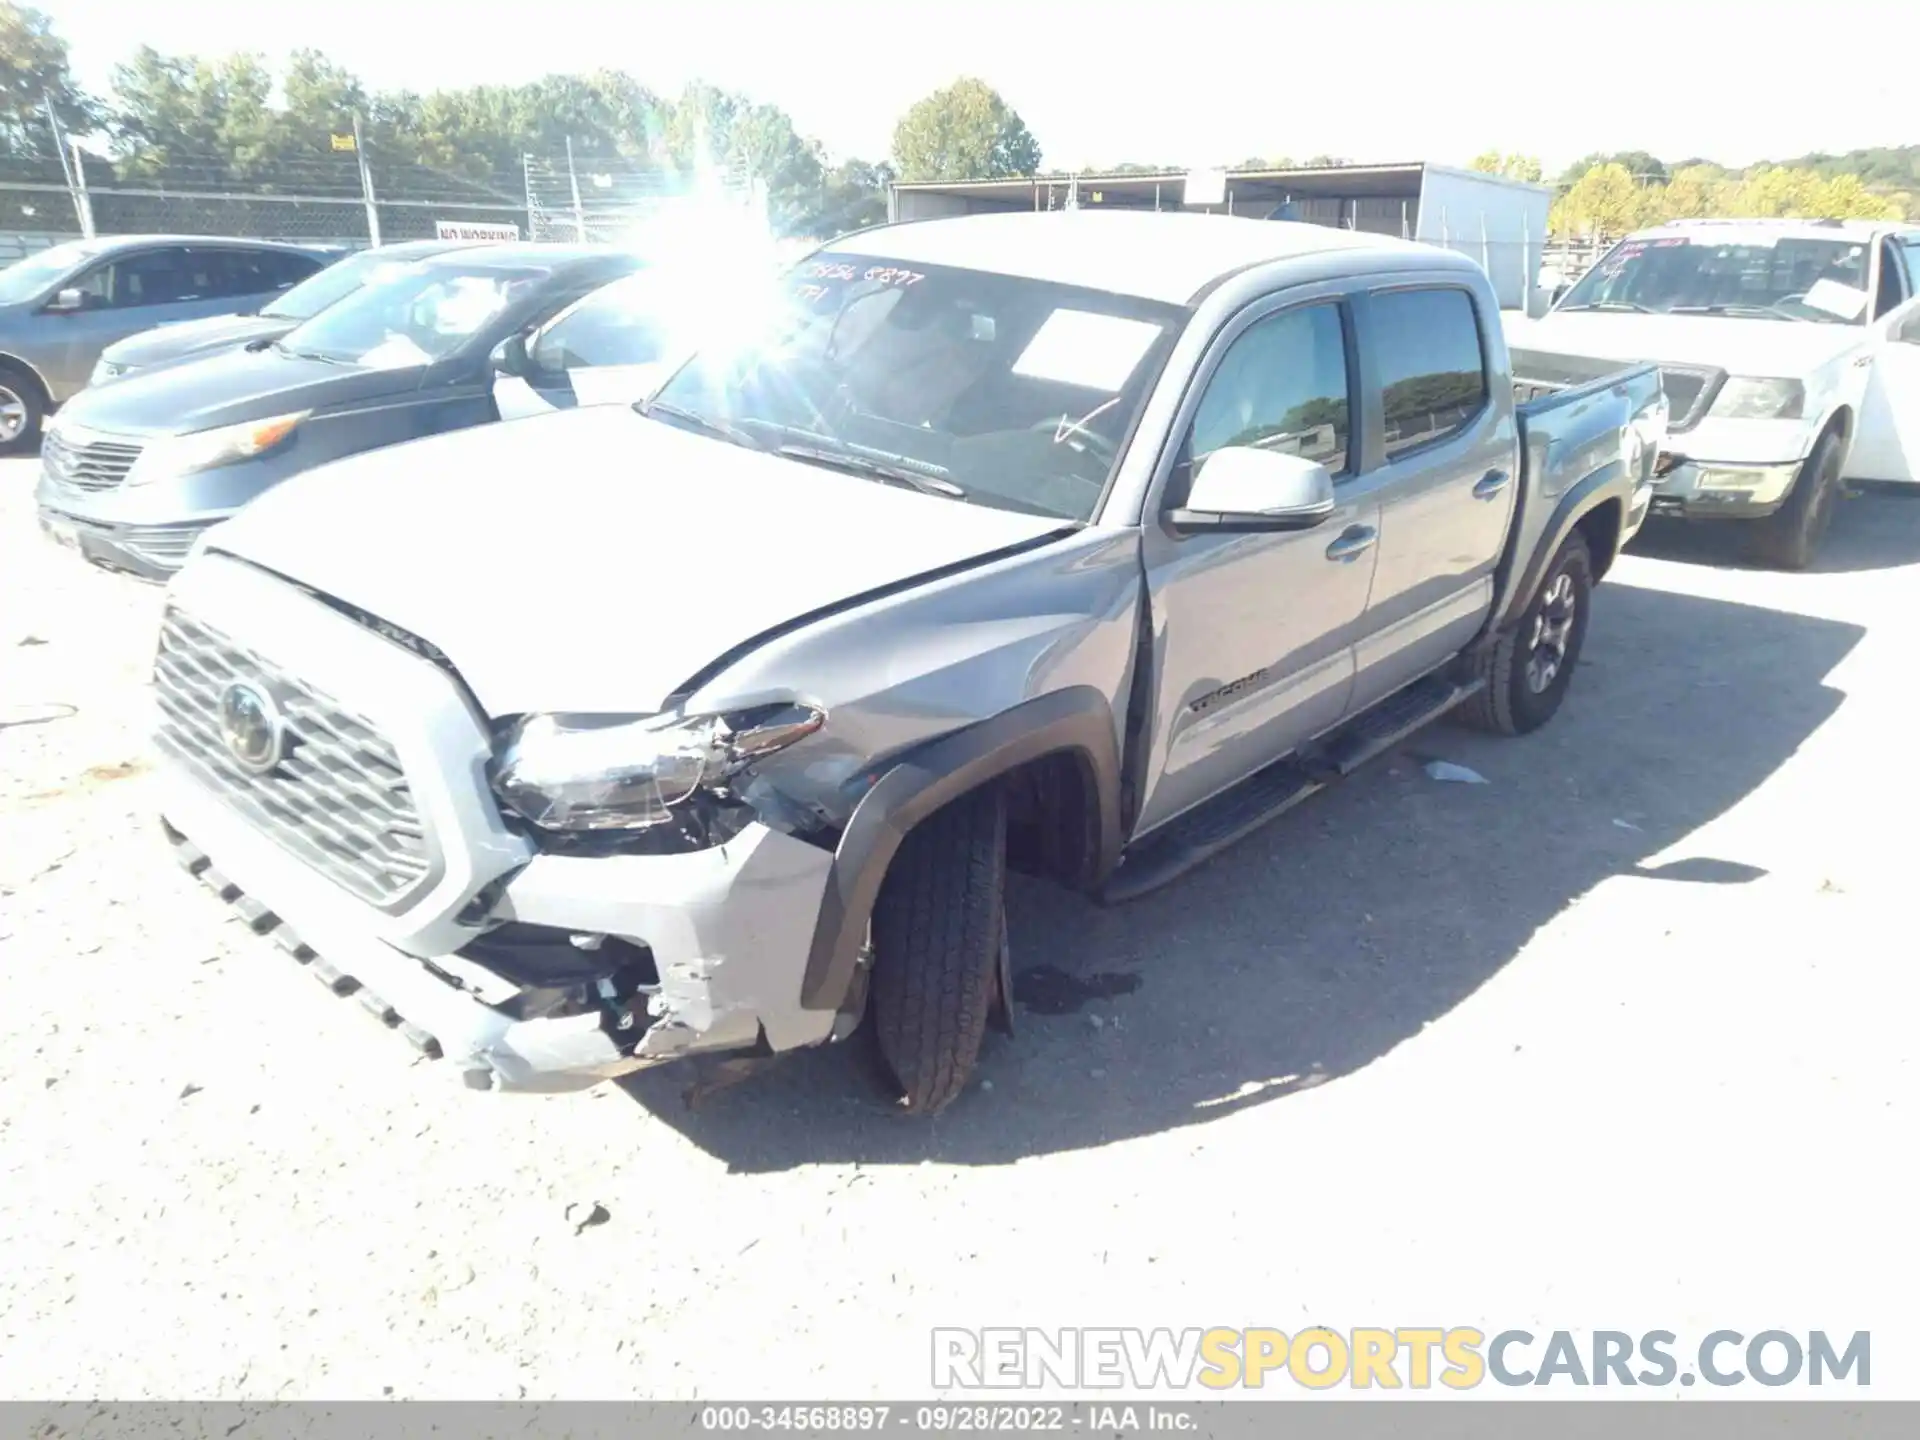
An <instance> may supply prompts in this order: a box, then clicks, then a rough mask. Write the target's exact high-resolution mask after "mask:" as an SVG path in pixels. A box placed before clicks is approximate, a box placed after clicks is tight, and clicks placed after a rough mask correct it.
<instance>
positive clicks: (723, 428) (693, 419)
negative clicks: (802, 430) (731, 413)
mask: <svg viewBox="0 0 1920 1440" xmlns="http://www.w3.org/2000/svg"><path fill="white" fill-rule="evenodd" d="M633 408H634V409H635V410H637V411H639V412H640V413H641V414H642V415H645V416H647V417H648V418H650V419H660V420H664V421H665V422H667V423H668V424H669V425H678V426H680V428H681V429H683V430H696V431H698V432H699V433H700V434H702V435H711V436H713V437H714V438H715V439H718V440H727V441H730V442H732V443H733V444H735V445H744V446H745V447H746V448H747V449H749V450H765V449H766V448H767V447H766V444H765V443H764V442H763V441H762V440H761V439H760V438H759V436H757V435H755V434H754V433H753V432H752V431H750V430H746V429H744V428H742V427H741V426H739V425H735V424H734V423H733V422H732V421H730V420H716V419H714V418H713V417H712V416H711V415H702V414H701V413H700V412H699V411H697V410H688V409H687V408H685V407H684V406H681V405H675V404H673V403H672V402H671V401H667V400H641V401H638V402H636V403H635V405H634V407H633Z"/></svg>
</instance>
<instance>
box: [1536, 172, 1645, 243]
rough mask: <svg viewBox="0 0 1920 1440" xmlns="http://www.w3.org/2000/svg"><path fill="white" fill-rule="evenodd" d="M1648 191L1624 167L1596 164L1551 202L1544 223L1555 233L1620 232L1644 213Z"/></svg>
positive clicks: (1606, 234) (1635, 222)
mask: <svg viewBox="0 0 1920 1440" xmlns="http://www.w3.org/2000/svg"><path fill="white" fill-rule="evenodd" d="M1647 206H1648V191H1647V188H1646V187H1643V186H1641V185H1638V184H1636V183H1634V178H1633V176H1632V174H1631V173H1630V172H1629V171H1628V170H1627V167H1626V166H1624V165H1621V164H1618V163H1616V162H1608V163H1607V164H1604V165H1595V166H1594V167H1593V168H1592V169H1590V170H1588V171H1587V172H1586V174H1584V175H1582V176H1581V177H1580V178H1579V179H1578V180H1577V181H1575V182H1574V183H1573V185H1571V186H1570V187H1569V188H1568V190H1567V192H1566V194H1564V195H1562V196H1561V197H1560V198H1559V199H1558V200H1557V201H1555V202H1554V205H1553V209H1552V211H1551V213H1550V214H1549V216H1548V219H1547V225H1548V228H1549V229H1551V230H1552V231H1553V232H1554V233H1555V234H1557V235H1587V234H1599V235H1603V236H1610V235H1620V234H1624V233H1625V232H1626V231H1628V230H1631V229H1633V228H1634V227H1635V226H1637V225H1639V224H1641V223H1642V222H1643V220H1644V218H1645V217H1646V214H1647Z"/></svg>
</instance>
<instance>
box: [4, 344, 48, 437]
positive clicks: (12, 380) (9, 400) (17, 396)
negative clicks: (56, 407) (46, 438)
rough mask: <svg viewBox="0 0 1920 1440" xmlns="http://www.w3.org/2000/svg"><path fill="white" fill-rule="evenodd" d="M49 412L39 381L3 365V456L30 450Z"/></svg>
mask: <svg viewBox="0 0 1920 1440" xmlns="http://www.w3.org/2000/svg"><path fill="white" fill-rule="evenodd" d="M46 414H47V402H46V400H45V398H44V397H43V396H42V395H41V394H40V385H39V382H38V381H36V380H35V379H34V378H33V377H32V376H31V375H25V374H22V373H21V372H20V371H19V370H16V369H15V368H14V367H13V366H11V365H0V455H20V454H24V453H26V452H28V451H31V450H32V449H33V447H34V445H35V443H36V442H37V441H38V440H39V439H40V422H41V421H42V420H44V419H45V418H46Z"/></svg>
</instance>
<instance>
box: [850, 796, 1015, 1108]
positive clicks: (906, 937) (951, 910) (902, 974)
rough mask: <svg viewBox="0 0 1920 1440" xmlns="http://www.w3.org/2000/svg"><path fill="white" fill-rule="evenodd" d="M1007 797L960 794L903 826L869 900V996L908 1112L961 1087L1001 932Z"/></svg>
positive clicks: (881, 1045)
mask: <svg viewBox="0 0 1920 1440" xmlns="http://www.w3.org/2000/svg"><path fill="white" fill-rule="evenodd" d="M1006 829H1007V814H1006V799H1005V796H1004V795H1003V793H1002V792H1001V789H1000V787H999V786H998V785H989V786H987V787H986V788H984V789H982V790H977V791H975V792H974V793H973V794H971V795H963V796H962V797H961V798H960V799H958V800H955V801H954V802H953V803H952V804H950V805H948V806H947V807H946V808H945V809H943V810H939V811H936V812H935V813H934V814H932V815H930V816H928V817H927V818H926V819H925V820H923V821H921V822H920V824H919V825H917V826H915V827H914V829H913V830H911V831H909V832H908V834H907V837H906V839H905V840H903V841H902V842H901V844H900V850H899V853H898V854H896V855H895V856H894V859H893V864H892V866H891V867H890V868H889V869H888V871H887V878H886V881H885V883H884V884H883V885H882V886H881V888H880V897H879V899H878V900H877V901H876V902H875V903H874V909H873V950H874V968H873V982H872V986H873V988H872V992H871V995H870V1003H871V1006H872V1014H873V1032H874V1040H875V1043H876V1045H877V1047H878V1049H879V1052H880V1059H881V1061H882V1062H883V1064H884V1065H885V1067H886V1069H887V1071H888V1072H889V1073H890V1074H891V1075H892V1077H893V1079H894V1081H895V1082H896V1083H897V1084H898V1086H899V1089H900V1104H901V1107H902V1108H903V1109H904V1110H906V1111H907V1112H908V1113H910V1114H914V1115H934V1114H938V1113H939V1112H940V1111H942V1110H944V1109H945V1108H946V1107H947V1106H948V1105H950V1104H952V1103H953V1101H954V1100H955V1099H956V1098H957V1097H958V1096H959V1094H960V1092H961V1091H962V1090H964V1089H966V1086H967V1081H968V1080H969V1079H970V1078H971V1077H972V1075H973V1067H974V1063H975V1061H976V1060H977V1059H978V1058H979V1055H980V1042H981V1040H982V1039H983V1038H984V1037H985V1035H986V1029H987V1020H988V1016H989V1013H990V1012H991V1010H992V1008H993V1002H994V994H995V990H996V988H997V986H996V983H995V976H996V973H997V971H998V969H999V965H1000V954H1001V946H1002V943H1003V939H1002V937H1003V936H1004V934H1005V894H1006V874H1007V860H1006V854H1007V846H1006Z"/></svg>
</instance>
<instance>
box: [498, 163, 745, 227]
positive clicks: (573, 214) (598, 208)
mask: <svg viewBox="0 0 1920 1440" xmlns="http://www.w3.org/2000/svg"><path fill="white" fill-rule="evenodd" d="M522 168H523V171H524V178H525V184H526V213H527V231H528V234H529V235H530V237H531V238H533V239H535V240H546V241H597V242H601V243H606V244H631V243H635V242H636V241H638V240H639V239H640V238H641V237H643V236H644V235H646V234H647V233H648V232H649V231H650V230H651V229H652V228H653V227H654V226H656V225H659V224H662V223H667V222H669V221H670V218H671V217H672V216H674V215H675V214H676V213H679V211H680V210H681V208H682V207H683V206H684V205H685V203H686V202H687V201H689V200H695V201H704V202H707V203H710V204H715V205H723V206H726V207H729V208H742V209H748V210H751V211H753V212H755V213H756V214H757V215H758V216H759V217H760V218H761V219H762V220H764V219H765V215H766V195H765V191H764V188H763V187H761V186H760V185H758V184H756V183H755V182H754V180H753V178H752V177H751V175H750V174H749V173H748V172H747V169H746V167H745V166H743V165H738V164H736V165H732V166H728V167H722V168H719V169H716V170H714V171H711V172H708V173H704V174H696V175H686V174H682V173H678V172H675V171H673V170H670V169H667V168H665V167H662V166H661V165H659V164H656V163H654V162H652V161H648V160H639V159H631V158H626V157H611V158H610V157H593V158H588V157H584V156H583V157H578V158H576V157H575V156H574V155H573V154H572V152H571V151H569V152H568V153H566V154H564V155H558V156H553V155H547V156H541V155H529V156H527V157H525V159H524V161H523V162H522Z"/></svg>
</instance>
